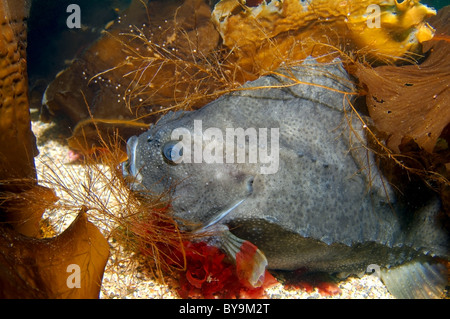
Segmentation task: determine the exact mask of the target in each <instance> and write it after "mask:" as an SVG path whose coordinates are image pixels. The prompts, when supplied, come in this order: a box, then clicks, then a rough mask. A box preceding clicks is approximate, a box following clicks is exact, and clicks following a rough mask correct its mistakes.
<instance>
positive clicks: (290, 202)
mask: <svg viewBox="0 0 450 319" xmlns="http://www.w3.org/2000/svg"><path fill="white" fill-rule="evenodd" d="M290 72H291V73H289V72H285V73H284V74H286V75H289V76H292V75H294V76H295V77H296V78H298V79H300V80H301V81H302V83H305V82H308V83H315V84H317V85H307V84H302V83H299V84H296V85H291V84H293V82H292V81H291V80H288V79H287V78H286V77H283V76H280V75H277V76H275V75H273V76H265V77H262V78H260V79H258V80H256V81H253V82H249V83H247V84H246V85H245V86H244V87H245V88H247V89H248V90H239V91H236V92H233V93H230V94H227V95H225V96H222V97H221V98H219V99H218V100H216V101H214V102H212V103H210V104H208V105H207V106H205V107H203V108H202V109H200V110H197V111H194V112H177V113H170V114H168V115H166V116H164V117H163V118H162V119H161V120H160V121H159V122H158V123H157V124H156V125H154V126H153V127H151V129H150V130H149V131H148V132H146V133H144V134H142V135H140V136H139V137H133V138H131V139H130V140H129V142H128V147H129V163H128V169H126V170H125V172H126V174H130V175H133V176H135V177H136V180H137V181H136V182H135V183H133V184H132V185H131V187H132V188H133V189H134V190H136V191H142V190H150V191H154V192H161V191H163V190H165V189H168V188H170V189H171V197H172V205H173V209H174V213H175V215H176V216H177V217H179V218H181V219H183V220H185V221H187V223H186V225H189V226H186V227H188V228H189V227H191V228H192V229H196V228H201V227H202V226H205V225H208V223H212V222H217V223H219V224H224V225H227V226H229V228H230V230H231V232H232V233H233V234H235V235H236V236H237V237H239V238H242V239H245V240H249V241H250V242H252V243H253V244H255V245H256V246H257V247H258V248H259V249H260V250H261V251H263V252H264V254H265V256H266V257H267V260H268V267H269V268H271V269H285V270H293V269H298V268H308V269H310V270H319V271H327V272H331V273H333V272H354V273H356V272H360V271H361V270H365V269H366V268H367V266H368V265H371V264H377V265H381V266H383V265H396V264H400V263H402V262H404V261H406V260H409V259H412V258H414V257H417V256H420V255H423V254H433V255H438V256H444V257H447V256H448V251H447V237H446V234H445V233H444V232H443V231H442V230H441V229H440V228H439V226H438V225H436V224H435V222H434V220H435V219H434V218H433V216H434V214H435V213H437V212H438V210H439V203H438V202H437V201H435V200H432V199H430V201H427V202H424V203H423V207H414V210H415V214H413V213H412V212H411V211H410V210H411V209H412V208H411V207H409V206H408V205H407V200H400V199H397V197H396V194H395V192H394V191H393V189H392V188H391V187H390V185H389V184H388V183H387V181H385V180H384V179H383V177H382V174H380V172H379V171H378V169H377V167H376V165H375V158H374V155H373V154H372V153H371V152H368V151H367V150H366V148H365V147H364V145H365V137H364V128H363V126H362V123H361V122H360V121H359V120H358V119H357V117H356V116H355V114H354V113H352V112H351V111H350V108H349V106H348V103H347V100H346V96H345V94H344V93H345V92H348V93H350V92H352V90H353V86H352V84H351V81H350V80H349V78H348V75H347V73H346V72H345V70H344V69H343V68H342V65H341V64H340V63H338V62H336V63H335V64H332V65H318V64H317V62H315V60H312V59H309V60H306V61H305V62H304V63H303V65H301V66H298V67H295V68H292V69H291V70H290ZM258 87H266V88H264V89H255V88H258ZM327 88H331V89H327ZM347 97H349V98H350V96H349V95H348V96H347ZM194 120H201V124H202V134H201V136H202V137H203V138H204V140H203V141H202V145H203V147H208V145H209V147H211V146H217V145H218V144H220V143H223V145H225V144H228V143H230V142H231V141H229V140H225V137H226V129H227V128H234V129H236V128H243V129H244V130H245V129H248V128H255V130H256V132H260V131H259V129H261V128H266V129H267V138H265V139H263V138H262V137H263V136H262V135H261V134H260V135H259V136H258V138H259V139H258V143H257V146H258V149H259V148H261V149H263V150H264V151H267V152H268V153H267V154H270V151H274V152H275V151H276V152H277V154H278V159H277V161H278V162H277V163H274V162H275V156H273V158H272V159H274V161H273V162H267V161H266V163H261V161H259V159H260V158H258V160H257V161H256V163H249V156H250V154H249V153H250V152H251V151H250V148H249V146H248V143H250V138H247V140H246V144H245V145H240V144H239V142H235V144H236V148H235V152H236V154H237V151H238V149H239V148H242V147H244V148H245V150H246V155H247V157H246V161H245V162H244V163H237V161H236V160H235V162H234V163H230V162H227V161H226V152H225V151H224V152H223V163H205V162H204V161H203V162H201V163H194V162H193V161H192V162H191V163H179V164H176V165H174V163H168V162H167V158H165V156H164V147H165V145H167V143H170V141H171V139H172V138H173V137H171V134H172V132H173V130H175V129H177V128H184V129H185V131H187V132H190V133H191V136H193V137H195V136H196V135H195V128H194ZM197 123H198V122H197ZM208 128H218V129H220V130H221V131H222V132H223V137H224V141H223V142H222V141H221V140H220V139H219V141H216V142H217V143H218V144H214V143H215V142H213V140H212V139H211V140H208V139H206V140H205V135H208V134H205V132H206V130H207V129H208ZM275 128H278V129H279V138H278V140H276V139H274V140H272V139H271V134H272V133H273V132H274V131H273V130H271V129H275ZM197 129H198V127H197ZM197 133H198V130H197ZM273 134H275V133H273ZM193 139H194V138H193ZM275 143H278V148H276V147H275V146H277V145H275ZM193 149H194V146H193V147H192V150H193ZM223 149H224V150H225V149H226V147H225V146H224V147H223ZM215 150H217V148H215ZM184 154H186V152H184ZM219 154H220V153H219ZM191 155H192V154H191ZM214 155H217V154H216V153H214ZM271 165H272V169H273V170H272V171H275V169H274V168H276V171H275V172H273V173H265V174H263V173H261V172H262V168H268V167H270V166H271ZM241 201H242V202H241ZM236 203H239V205H237V207H235V208H234V209H232V210H231V211H229V212H228V211H227V209H229V208H230V207H233V205H236ZM224 211H226V212H227V213H226V214H223V216H222V215H220V214H221V212H224ZM218 215H220V216H219V217H217V216H218ZM413 215H414V216H421V217H420V218H416V219H414V220H412V216H413ZM192 225H196V226H192Z"/></svg>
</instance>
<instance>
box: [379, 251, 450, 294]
mask: <svg viewBox="0 0 450 319" xmlns="http://www.w3.org/2000/svg"><path fill="white" fill-rule="evenodd" d="M381 280H382V281H383V282H384V284H385V285H386V287H387V289H388V290H389V292H390V293H391V294H392V295H394V297H396V298H399V299H437V298H441V297H442V294H443V292H444V289H445V286H446V285H447V282H448V277H447V268H446V267H445V265H443V264H440V263H437V262H434V261H433V260H431V259H415V260H412V261H410V262H408V263H406V264H403V265H400V266H397V267H393V268H390V269H385V270H382V271H381Z"/></svg>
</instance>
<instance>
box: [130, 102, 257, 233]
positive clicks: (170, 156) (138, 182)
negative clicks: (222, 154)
mask: <svg viewBox="0 0 450 319" xmlns="http://www.w3.org/2000/svg"><path fill="white" fill-rule="evenodd" d="M201 118H202V113H201V112H200V113H197V112H196V111H194V112H176V113H170V114H167V115H166V116H164V117H163V118H162V119H161V120H160V121H159V122H158V123H157V124H156V125H154V126H152V127H151V128H150V130H148V131H147V132H145V133H143V134H141V135H140V136H133V137H131V138H130V139H129V140H128V143H127V153H128V161H127V162H125V163H124V164H123V167H122V169H123V175H124V176H125V178H126V179H127V180H128V183H129V187H130V188H131V190H133V191H137V192H140V193H145V192H150V193H152V194H162V193H165V194H168V195H169V196H170V200H171V205H172V208H173V211H174V214H175V216H177V217H179V218H180V219H181V220H185V221H187V222H189V224H190V223H194V224H196V225H197V226H199V227H204V226H205V225H206V224H208V223H210V222H211V221H212V220H214V219H217V218H218V216H221V214H222V215H223V214H224V212H226V211H229V210H230V208H232V207H236V205H237V203H241V202H242V201H243V200H244V199H246V198H247V197H248V196H250V195H251V194H252V192H253V187H252V184H253V179H254V174H253V172H252V170H251V169H250V167H249V166H248V165H245V164H242V165H240V164H227V163H225V162H224V161H220V160H219V161H218V162H214V163H209V162H207V161H205V160H204V159H203V160H201V161H200V160H198V158H196V156H197V155H198V154H194V153H195V151H196V149H195V147H196V146H195V144H196V143H197V141H196V138H197V137H198V134H197V136H196V133H198V132H194V130H195V128H194V120H199V119H201ZM180 133H182V134H180ZM204 143H205V141H201V142H200V144H202V145H200V146H205V145H204ZM216 143H223V141H216ZM197 144H198V143H197ZM209 144H210V146H211V143H209ZM197 146H198V145H197ZM202 155H203V154H202Z"/></svg>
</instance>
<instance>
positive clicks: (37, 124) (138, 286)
mask: <svg viewBox="0 0 450 319" xmlns="http://www.w3.org/2000/svg"><path fill="white" fill-rule="evenodd" d="M31 115H32V130H33V132H34V134H35V135H36V139H37V145H38V148H39V152H40V153H39V155H38V156H37V157H36V158H35V163H36V169H37V173H38V179H39V180H43V179H44V178H45V177H44V176H45V174H46V173H45V172H46V171H48V170H49V169H52V167H54V168H55V171H60V172H64V171H66V170H65V169H61V168H60V167H62V166H64V165H67V163H68V162H69V159H68V154H69V148H68V147H67V146H66V145H65V144H66V143H65V142H64V138H63V137H62V134H60V133H59V132H58V128H57V127H56V125H55V124H54V123H43V122H41V121H39V120H38V117H39V116H38V114H37V111H36V110H32V114H31ZM58 166H59V168H58ZM70 172H71V174H70V177H69V176H67V179H68V181H67V184H68V185H70V184H77V183H76V181H74V177H79V178H80V180H81V179H82V178H84V177H83V176H84V167H83V166H82V165H76V164H70ZM59 178H61V179H65V178H66V176H59ZM57 195H60V194H57ZM75 214H76V212H74V213H73V214H72V215H70V214H66V213H65V214H64V215H60V216H58V215H57V214H56V215H52V216H45V214H44V217H48V218H49V220H50V222H51V221H52V220H53V222H56V220H55V219H57V218H63V219H64V221H63V222H61V220H58V221H57V222H58V225H60V227H62V228H65V227H67V226H68V225H69V224H70V223H71V221H72V220H73V218H74V216H75ZM99 228H100V230H101V231H102V229H101V226H99ZM103 231H105V230H104V229H103ZM113 248H114V246H113ZM114 249H116V250H117V251H116V252H115V253H112V254H111V257H110V259H109V260H108V264H107V266H106V269H105V273H104V276H103V282H102V288H101V292H100V298H104V299H113V298H129V299H148V298H164V299H176V298H179V297H178V294H177V292H176V289H175V288H174V287H175V286H176V285H175V284H174V283H173V282H171V281H170V279H169V280H168V281H167V283H166V284H160V283H158V282H156V281H155V280H153V279H151V278H149V277H148V276H146V275H144V274H143V273H141V272H139V271H138V270H136V268H134V267H132V268H130V266H129V265H128V264H127V263H124V262H120V260H121V258H120V254H121V249H120V248H119V247H117V248H114ZM123 259H124V260H126V256H124V258H123ZM338 287H339V288H340V290H341V292H340V293H339V294H337V295H335V296H330V297H325V296H322V295H321V294H320V293H319V292H318V291H317V289H316V290H314V291H313V292H311V293H307V292H306V291H304V290H302V289H285V288H284V286H283V285H282V284H277V285H276V286H274V287H272V288H269V289H267V290H266V293H265V295H264V296H263V298H272V299H321V298H332V299H391V298H393V296H392V295H391V294H390V293H389V292H388V291H387V289H386V287H385V286H384V285H383V283H382V282H381V280H380V279H379V278H378V277H377V276H376V275H374V274H372V275H364V276H363V277H362V278H358V277H350V278H347V279H346V280H343V281H341V282H339V283H338Z"/></svg>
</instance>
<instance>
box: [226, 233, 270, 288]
mask: <svg viewBox="0 0 450 319" xmlns="http://www.w3.org/2000/svg"><path fill="white" fill-rule="evenodd" d="M222 246H223V249H224V250H225V251H226V253H227V254H228V256H229V257H230V258H231V259H232V260H233V261H234V262H235V263H236V271H237V275H238V278H239V280H240V281H241V282H244V283H248V284H250V286H251V287H254V288H256V287H261V286H262V284H263V283H264V279H265V274H266V267H267V259H266V256H264V254H263V253H262V252H261V251H260V250H259V249H258V247H256V246H255V245H253V244H252V243H251V242H249V241H248V240H243V239H240V238H238V237H236V236H235V235H233V234H232V233H231V232H230V231H227V232H224V234H223V237H222Z"/></svg>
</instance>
